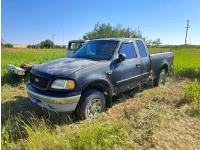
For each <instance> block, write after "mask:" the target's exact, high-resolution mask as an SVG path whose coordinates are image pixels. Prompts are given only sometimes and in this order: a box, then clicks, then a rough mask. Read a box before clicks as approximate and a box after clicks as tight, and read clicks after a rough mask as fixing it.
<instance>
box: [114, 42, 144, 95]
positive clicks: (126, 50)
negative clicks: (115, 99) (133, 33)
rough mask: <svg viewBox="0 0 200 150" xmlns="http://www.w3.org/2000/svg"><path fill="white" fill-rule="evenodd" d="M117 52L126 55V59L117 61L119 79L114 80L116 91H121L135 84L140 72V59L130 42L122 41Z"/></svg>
mask: <svg viewBox="0 0 200 150" xmlns="http://www.w3.org/2000/svg"><path fill="white" fill-rule="evenodd" d="M119 53H121V54H122V53H123V54H125V55H126V59H125V60H124V61H121V62H120V63H119V67H120V80H118V81H117V82H116V84H117V87H118V91H119V92H123V91H126V90H129V89H132V88H133V87H135V86H137V84H138V82H139V77H140V74H141V61H140V59H139V58H138V57H137V54H136V50H135V47H134V45H133V43H132V42H126V43H123V44H122V45H121V48H120V50H119Z"/></svg>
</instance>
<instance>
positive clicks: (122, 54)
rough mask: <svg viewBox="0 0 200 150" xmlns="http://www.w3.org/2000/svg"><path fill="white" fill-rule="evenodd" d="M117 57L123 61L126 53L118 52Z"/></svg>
mask: <svg viewBox="0 0 200 150" xmlns="http://www.w3.org/2000/svg"><path fill="white" fill-rule="evenodd" d="M118 59H119V60H120V61H124V60H125V59H126V54H124V53H121V54H119V56H118Z"/></svg>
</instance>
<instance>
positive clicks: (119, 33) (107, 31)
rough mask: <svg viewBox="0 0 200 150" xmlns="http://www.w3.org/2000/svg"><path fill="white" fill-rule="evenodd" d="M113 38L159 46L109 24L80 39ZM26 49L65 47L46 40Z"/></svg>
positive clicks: (153, 41)
mask: <svg viewBox="0 0 200 150" xmlns="http://www.w3.org/2000/svg"><path fill="white" fill-rule="evenodd" d="M113 37H114V38H119V37H123V38H143V39H144V40H145V41H146V43H147V45H149V46H158V45H160V44H161V40H160V38H157V39H155V40H153V39H148V38H146V37H144V36H143V35H142V33H141V31H140V30H139V29H137V30H133V29H132V28H130V27H122V25H119V24H118V25H116V26H112V25H111V24H109V23H101V24H99V23H97V24H96V25H95V26H94V29H93V30H91V31H90V32H87V33H85V34H84V35H83V37H82V39H85V40H92V39H98V38H113ZM1 44H2V46H3V47H7V48H11V47H13V45H12V44H10V43H7V44H3V43H1ZM27 47H28V48H34V49H38V48H42V49H51V48H64V47H65V46H61V45H56V44H55V43H54V42H53V41H52V40H49V39H47V40H44V41H41V42H40V43H38V44H32V45H28V46H27Z"/></svg>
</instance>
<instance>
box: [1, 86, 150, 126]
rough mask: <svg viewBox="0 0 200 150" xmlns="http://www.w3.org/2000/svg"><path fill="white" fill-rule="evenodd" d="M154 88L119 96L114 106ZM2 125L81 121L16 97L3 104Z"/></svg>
mask: <svg viewBox="0 0 200 150" xmlns="http://www.w3.org/2000/svg"><path fill="white" fill-rule="evenodd" d="M151 87H152V86H144V87H142V88H139V87H138V88H135V89H133V90H130V91H127V92H124V93H121V94H119V95H118V96H116V97H113V105H116V104H119V103H121V102H124V101H126V100H127V99H129V98H133V97H134V96H135V94H136V93H138V92H142V91H143V90H146V89H148V88H151ZM1 114H2V118H1V123H2V126H4V125H5V124H6V121H7V120H9V119H10V118H12V119H13V118H18V117H19V116H20V118H21V119H23V121H24V122H29V121H30V119H31V118H35V119H36V120H37V119H39V120H42V119H43V120H44V121H45V123H47V124H49V125H51V126H55V125H67V124H72V123H75V122H77V121H79V119H78V118H77V116H76V115H75V114H68V113H58V112H53V111H48V110H47V109H43V108H41V107H39V106H38V105H36V104H34V103H32V102H31V101H30V100H29V99H28V97H23V96H16V97H15V99H14V100H10V101H5V102H3V103H1Z"/></svg>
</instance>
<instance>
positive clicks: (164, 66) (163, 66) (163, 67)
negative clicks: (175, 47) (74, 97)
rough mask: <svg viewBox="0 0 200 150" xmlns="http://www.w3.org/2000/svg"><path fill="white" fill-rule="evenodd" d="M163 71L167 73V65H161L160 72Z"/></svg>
mask: <svg viewBox="0 0 200 150" xmlns="http://www.w3.org/2000/svg"><path fill="white" fill-rule="evenodd" d="M163 69H165V72H166V73H168V65H167V64H164V65H162V67H161V69H160V70H163Z"/></svg>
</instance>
